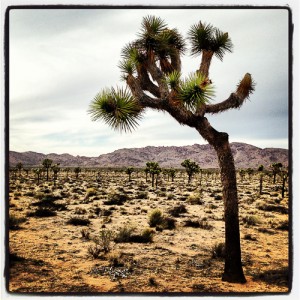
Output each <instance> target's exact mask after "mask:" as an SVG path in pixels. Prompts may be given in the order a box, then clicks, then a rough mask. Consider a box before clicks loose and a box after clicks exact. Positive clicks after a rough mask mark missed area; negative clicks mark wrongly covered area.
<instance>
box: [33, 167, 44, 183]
mask: <svg viewBox="0 0 300 300" xmlns="http://www.w3.org/2000/svg"><path fill="white" fill-rule="evenodd" d="M33 172H34V174H36V177H37V185H39V184H40V176H41V174H42V169H41V168H37V169H33Z"/></svg>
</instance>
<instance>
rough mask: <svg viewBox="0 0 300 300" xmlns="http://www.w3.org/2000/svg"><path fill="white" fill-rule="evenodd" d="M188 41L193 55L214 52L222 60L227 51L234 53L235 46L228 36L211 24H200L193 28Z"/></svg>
mask: <svg viewBox="0 0 300 300" xmlns="http://www.w3.org/2000/svg"><path fill="white" fill-rule="evenodd" d="M188 39H189V40H190V42H191V44H192V48H191V54H192V55H198V54H201V53H202V51H204V50H206V51H212V52H213V53H214V55H215V56H216V57H217V58H219V59H220V60H222V59H223V56H224V54H225V53H226V51H228V52H232V49H233V44H232V42H231V39H230V38H229V36H228V33H227V32H226V33H224V32H222V31H220V30H219V29H217V28H215V27H213V26H212V25H210V24H205V23H202V22H199V23H198V24H195V25H193V26H192V27H191V29H190V30H189V32H188Z"/></svg>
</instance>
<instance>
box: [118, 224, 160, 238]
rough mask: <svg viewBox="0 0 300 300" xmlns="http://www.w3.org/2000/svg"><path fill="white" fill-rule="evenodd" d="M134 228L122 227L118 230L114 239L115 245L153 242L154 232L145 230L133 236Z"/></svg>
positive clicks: (130, 226) (129, 226) (148, 229)
mask: <svg viewBox="0 0 300 300" xmlns="http://www.w3.org/2000/svg"><path fill="white" fill-rule="evenodd" d="M135 230H136V227H134V226H132V225H128V224H126V225H124V226H123V227H121V228H120V229H119V231H118V232H117V234H116V237H115V238H114V241H115V242H116V243H151V242H152V241H153V236H154V230H153V229H151V228H146V229H144V230H143V231H142V233H141V234H134V232H135Z"/></svg>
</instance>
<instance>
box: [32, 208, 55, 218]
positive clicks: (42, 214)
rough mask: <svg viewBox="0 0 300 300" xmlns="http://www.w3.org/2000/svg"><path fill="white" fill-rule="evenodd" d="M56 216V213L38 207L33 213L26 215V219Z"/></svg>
mask: <svg viewBox="0 0 300 300" xmlns="http://www.w3.org/2000/svg"><path fill="white" fill-rule="evenodd" d="M56 215H57V212H56V211H54V210H52V209H49V208H46V207H39V208H37V209H36V210H35V211H30V212H28V213H27V216H28V217H37V218H44V217H54V216H56Z"/></svg>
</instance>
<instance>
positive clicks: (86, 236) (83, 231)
mask: <svg viewBox="0 0 300 300" xmlns="http://www.w3.org/2000/svg"><path fill="white" fill-rule="evenodd" d="M80 233H81V236H82V238H84V239H86V240H89V239H90V231H89V230H88V229H87V228H82V229H81V230H80Z"/></svg>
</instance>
